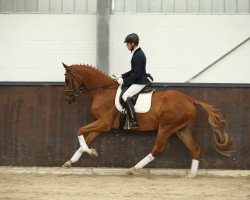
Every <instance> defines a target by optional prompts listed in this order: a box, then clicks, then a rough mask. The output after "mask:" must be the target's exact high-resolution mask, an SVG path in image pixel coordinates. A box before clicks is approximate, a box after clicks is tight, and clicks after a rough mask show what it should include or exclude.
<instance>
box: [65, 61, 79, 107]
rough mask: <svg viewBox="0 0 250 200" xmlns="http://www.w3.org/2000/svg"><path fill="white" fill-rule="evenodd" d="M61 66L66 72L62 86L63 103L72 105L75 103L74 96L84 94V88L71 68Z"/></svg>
mask: <svg viewBox="0 0 250 200" xmlns="http://www.w3.org/2000/svg"><path fill="white" fill-rule="evenodd" d="M62 64H63V66H64V68H65V70H66V73H65V86H64V94H65V101H67V102H68V103H74V102H75V101H76V96H78V95H79V94H80V93H83V92H84V87H83V84H82V83H81V80H80V79H79V77H78V76H77V75H76V74H74V72H73V69H72V66H67V65H65V64H64V63H62Z"/></svg>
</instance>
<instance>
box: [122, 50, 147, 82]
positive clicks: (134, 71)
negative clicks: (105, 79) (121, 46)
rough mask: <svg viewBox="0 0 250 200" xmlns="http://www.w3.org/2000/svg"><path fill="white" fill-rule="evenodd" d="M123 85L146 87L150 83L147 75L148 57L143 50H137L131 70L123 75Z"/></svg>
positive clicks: (132, 60)
mask: <svg viewBox="0 0 250 200" xmlns="http://www.w3.org/2000/svg"><path fill="white" fill-rule="evenodd" d="M122 78H123V84H124V85H127V86H130V85H132V84H139V85H146V84H148V83H149V82H150V80H149V79H148V78H147V73H146V56H145V54H144V52H143V51H142V50H141V48H138V49H136V51H135V52H134V55H133V57H132V59H131V70H130V71H128V72H126V73H124V74H122Z"/></svg>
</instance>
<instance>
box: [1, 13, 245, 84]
mask: <svg viewBox="0 0 250 200" xmlns="http://www.w3.org/2000/svg"><path fill="white" fill-rule="evenodd" d="M131 32H136V33H138V34H139V36H140V38H141V44H140V45H141V46H142V48H143V50H144V51H145V53H146V56H147V59H148V63H147V69H148V72H150V73H151V74H152V75H153V76H154V78H155V81H157V82H185V81H186V80H188V79H189V78H191V77H192V76H193V75H195V74H196V73H197V72H199V71H201V70H202V69H204V68H205V67H206V66H207V65H209V64H210V63H212V62H213V61H215V60H216V59H217V58H218V57H220V56H221V55H223V54H224V53H226V52H227V51H229V50H230V49H231V48H233V47H234V46H236V45H237V44H238V43H240V42H241V41H243V40H244V39H246V38H247V37H249V36H250V15H163V14H113V15H112V16H111V19H110V71H109V73H110V75H112V74H116V75H118V74H121V73H123V72H125V71H128V70H129V69H130V59H131V54H130V52H129V51H128V50H127V49H126V46H125V45H124V43H123V41H124V38H125V36H126V35H127V34H129V33H131ZM61 62H65V63H66V64H75V63H77V64H80V63H88V64H92V65H96V16H95V15H86V14H83V15H74V14H73V15H72V14H71V15H65V14H64V15H61V14H56V15H55V14H11V15H8V14H2V15H0V63H1V64H0V81H52V82H53V81H64V69H63V68H62V65H61ZM194 82H211V83H213V82H215V83H250V41H248V42H247V43H246V44H244V45H243V46H242V47H240V48H239V49H237V50H236V51H235V52H233V53H232V54H230V55H229V56H228V57H226V58H225V59H223V60H222V61H220V62H219V63H217V64H216V65H215V66H213V67H212V68H211V69H209V70H208V71H206V72H205V73H204V74H203V75H201V76H200V77H198V78H197V79H195V80H194Z"/></svg>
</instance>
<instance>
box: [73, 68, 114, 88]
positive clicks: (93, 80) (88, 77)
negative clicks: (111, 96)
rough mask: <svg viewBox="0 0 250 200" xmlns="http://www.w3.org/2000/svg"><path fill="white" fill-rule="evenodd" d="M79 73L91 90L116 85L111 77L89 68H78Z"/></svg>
mask: <svg viewBox="0 0 250 200" xmlns="http://www.w3.org/2000/svg"><path fill="white" fill-rule="evenodd" d="M77 71H78V73H79V76H80V77H81V78H82V81H83V82H84V84H85V85H86V87H87V88H88V89H89V90H91V89H93V88H96V87H102V86H107V85H109V84H112V83H114V81H113V80H112V79H111V78H110V77H109V76H107V75H105V74H104V73H103V72H101V71H100V70H98V69H95V68H92V67H89V66H82V67H78V68H77Z"/></svg>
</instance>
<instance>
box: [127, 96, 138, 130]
mask: <svg viewBox="0 0 250 200" xmlns="http://www.w3.org/2000/svg"><path fill="white" fill-rule="evenodd" d="M125 104H126V108H127V112H128V116H129V128H130V129H133V128H138V124H137V122H136V118H135V108H134V105H133V103H132V101H131V99H130V97H128V98H127V101H126V102H125Z"/></svg>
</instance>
